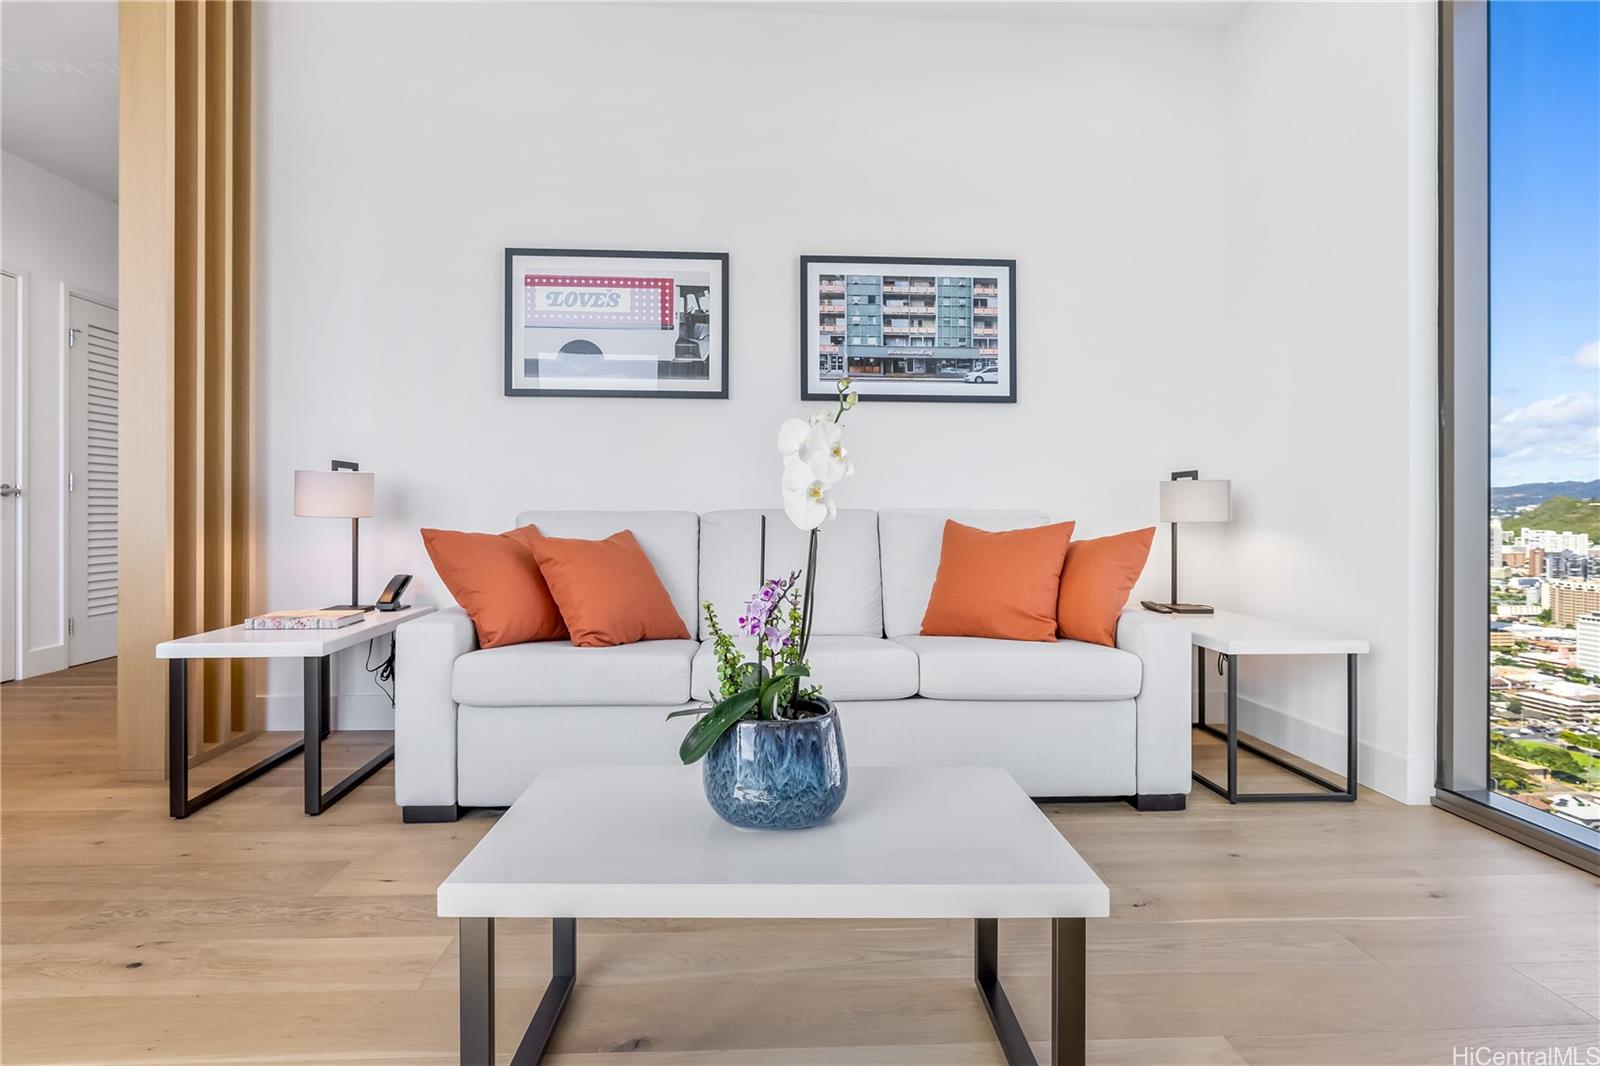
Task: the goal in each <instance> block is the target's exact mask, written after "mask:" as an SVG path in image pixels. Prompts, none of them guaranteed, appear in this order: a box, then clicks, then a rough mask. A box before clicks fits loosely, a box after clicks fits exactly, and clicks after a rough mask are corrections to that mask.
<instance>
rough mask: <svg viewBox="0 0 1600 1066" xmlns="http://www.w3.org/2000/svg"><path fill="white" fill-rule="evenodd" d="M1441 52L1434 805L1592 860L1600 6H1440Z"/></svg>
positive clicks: (1598, 779)
mask: <svg viewBox="0 0 1600 1066" xmlns="http://www.w3.org/2000/svg"><path fill="white" fill-rule="evenodd" d="M1441 31H1442V42H1441V43H1442V48H1441V64H1442V74H1443V76H1442V78H1441V89H1442V93H1443V95H1442V99H1441V138H1442V140H1441V144H1442V147H1443V151H1442V153H1441V163H1442V168H1441V179H1442V182H1441V193H1442V197H1441V206H1442V211H1441V216H1440V217H1441V248H1442V250H1443V253H1444V254H1443V255H1442V257H1441V265H1442V268H1443V270H1442V273H1443V276H1442V278H1441V282H1442V293H1443V301H1442V303H1443V306H1442V308H1441V309H1442V312H1443V316H1442V325H1443V327H1444V330H1443V332H1444V338H1443V339H1444V352H1443V355H1444V359H1443V362H1442V369H1443V371H1444V378H1445V380H1444V382H1443V386H1444V398H1445V415H1446V424H1445V428H1444V434H1443V438H1442V441H1441V445H1442V448H1441V451H1442V462H1441V479H1442V484H1441V489H1442V499H1443V500H1444V503H1445V507H1444V508H1443V510H1442V514H1443V521H1442V523H1441V526H1442V536H1443V538H1444V543H1443V544H1442V545H1441V548H1442V551H1441V557H1442V559H1443V561H1444V569H1443V573H1442V579H1443V581H1442V589H1441V591H1442V594H1443V600H1444V612H1443V614H1442V619H1441V620H1442V638H1443V639H1442V641H1441V649H1442V651H1443V656H1444V663H1443V670H1442V671H1441V695H1442V696H1443V699H1442V702H1441V710H1442V715H1441V719H1442V722H1441V748H1440V755H1441V774H1440V786H1441V795H1443V796H1447V797H1448V802H1447V804H1446V805H1452V804H1454V805H1455V806H1460V804H1461V803H1462V802H1467V803H1473V804H1477V805H1479V807H1480V808H1482V809H1481V810H1480V811H1479V812H1477V813H1478V814H1480V815H1482V818H1483V820H1485V821H1486V824H1489V823H1498V824H1495V826H1494V827H1495V828H1498V829H1500V830H1501V831H1505V832H1509V833H1511V834H1513V835H1518V834H1519V833H1520V834H1521V835H1524V836H1525V837H1526V838H1528V839H1530V840H1532V841H1534V842H1542V843H1543V844H1545V845H1547V846H1551V847H1553V848H1555V849H1556V850H1559V851H1563V852H1565V853H1566V854H1568V855H1569V857H1570V856H1572V855H1579V856H1580V857H1581V855H1582V852H1583V851H1585V850H1587V849H1593V848H1595V847H1597V846H1600V3H1593V2H1558V0H1556V2H1544V0H1489V2H1488V3H1487V4H1485V3H1454V4H1447V5H1446V7H1445V11H1444V19H1443V22H1442V26H1441ZM1452 809H1455V807H1454V806H1453V807H1452ZM1469 816H1473V815H1472V814H1469Z"/></svg>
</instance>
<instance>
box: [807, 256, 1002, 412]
mask: <svg viewBox="0 0 1600 1066" xmlns="http://www.w3.org/2000/svg"><path fill="white" fill-rule="evenodd" d="M830 263H837V264H852V263H868V264H872V265H874V266H894V265H904V266H907V267H912V268H918V267H921V268H927V267H988V268H990V269H994V270H1003V271H1005V274H1006V282H1005V304H1006V309H1005V314H1004V320H1005V326H1006V332H1005V335H1004V339H1005V341H1006V343H1005V345H1004V351H1003V352H1002V353H1001V354H1000V355H999V356H998V357H997V365H998V362H999V361H1000V360H1003V362H1004V364H1005V366H1006V368H1007V372H1006V375H1005V386H1006V387H1005V388H1004V390H1003V391H991V392H989V393H986V394H975V393H971V392H968V393H966V394H962V393H956V392H950V391H948V390H949V389H951V388H958V387H960V386H959V385H956V384H954V383H953V382H945V381H940V382H938V383H937V384H934V383H932V382H931V381H929V382H926V383H928V384H929V386H930V390H931V391H929V392H927V393H911V392H897V393H892V394H886V393H878V392H873V391H872V385H873V383H874V381H873V379H871V378H869V377H867V376H865V375H861V374H857V373H852V372H851V371H850V368H849V357H850V353H849V352H848V351H847V352H846V353H844V354H845V364H846V365H845V368H844V371H843V373H845V374H848V375H849V376H850V380H851V382H852V383H853V384H854V385H855V386H856V391H857V392H858V393H859V395H860V397H861V399H862V401H863V402H873V403H876V402H880V401H881V402H898V403H1016V402H1017V261H1016V260H1015V259H972V258H963V257H952V258H933V257H928V256H899V255H802V256H801V257H800V398H801V399H802V400H806V401H812V400H823V401H827V400H832V399H834V397H835V392H834V391H830V390H826V389H822V388H817V387H814V386H813V380H812V375H811V370H812V368H813V367H814V366H816V364H817V357H818V354H819V353H818V351H817V348H816V341H817V337H818V333H819V331H818V330H817V329H814V328H813V325H812V322H813V319H812V314H811V312H812V308H813V307H815V306H816V303H817V300H816V299H815V297H814V296H813V293H812V292H811V287H812V286H811V281H810V275H811V268H812V266H813V265H825V264H830ZM884 273H885V274H888V273H889V272H888V271H884ZM908 273H909V271H908ZM952 276H954V275H952ZM818 295H820V294H818ZM996 339H997V341H998V340H999V337H998V335H997V338H996ZM819 378H820V374H819ZM913 383H915V381H913ZM939 390H943V391H939Z"/></svg>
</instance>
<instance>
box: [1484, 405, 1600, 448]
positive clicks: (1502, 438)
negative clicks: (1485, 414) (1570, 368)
mask: <svg viewBox="0 0 1600 1066" xmlns="http://www.w3.org/2000/svg"><path fill="white" fill-rule="evenodd" d="M1489 417H1490V419H1491V422H1490V425H1489V454H1490V455H1492V456H1493V457H1494V458H1496V459H1500V460H1504V461H1506V462H1523V461H1527V460H1542V461H1544V462H1556V461H1572V460H1582V459H1596V460H1600V403H1597V402H1596V399H1595V394H1594V393H1592V392H1570V393H1565V394H1563V395H1560V396H1547V397H1545V398H1544V399H1542V400H1534V401H1533V402H1532V403H1527V404H1523V405H1522V406H1521V407H1513V408H1511V409H1509V410H1506V409H1504V408H1503V407H1502V405H1501V404H1499V403H1498V402H1491V404H1490V410H1489Z"/></svg>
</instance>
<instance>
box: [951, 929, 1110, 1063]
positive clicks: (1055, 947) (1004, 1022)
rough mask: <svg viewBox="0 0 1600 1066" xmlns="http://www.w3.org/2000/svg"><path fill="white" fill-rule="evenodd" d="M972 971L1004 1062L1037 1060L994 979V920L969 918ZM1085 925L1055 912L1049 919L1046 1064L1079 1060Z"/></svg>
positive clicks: (996, 964)
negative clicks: (1048, 1016) (1048, 993)
mask: <svg viewBox="0 0 1600 1066" xmlns="http://www.w3.org/2000/svg"><path fill="white" fill-rule="evenodd" d="M972 931H973V939H972V977H973V980H974V981H975V982H976V983H977V985H978V993H979V994H980V995H982V996H983V1006H984V1009H985V1010H987V1011H988V1012H989V1024H991V1025H993V1026H994V1035H995V1037H996V1039H998V1040H999V1041H1000V1050H1001V1052H1003V1053H1004V1054H1005V1057H1006V1062H1007V1063H1009V1064H1010V1066H1038V1061H1039V1060H1038V1059H1036V1058H1034V1056H1033V1049H1032V1048H1031V1047H1029V1046H1028V1037H1027V1034H1025V1033H1024V1032H1023V1031H1022V1023H1021V1022H1019V1021H1017V1014H1016V1011H1015V1010H1013V1009H1012V1006H1011V1001H1010V1000H1009V999H1008V998H1006V990H1005V986H1003V985H1002V984H1001V983H1000V970H999V962H1000V922H999V920H998V919H995V918H975V919H973V923H972ZM1084 949H1085V926H1084V919H1082V918H1055V919H1052V920H1051V923H1050V1066H1083V1063H1084V1055H1085V1047H1086V1035H1085V1034H1086V1028H1085V1017H1086V1014H1087V1004H1086V997H1087V991H1088V982H1087V978H1086V975H1085V968H1084V966H1085V962H1084V959H1085V950H1084Z"/></svg>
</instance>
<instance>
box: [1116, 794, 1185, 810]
mask: <svg viewBox="0 0 1600 1066" xmlns="http://www.w3.org/2000/svg"><path fill="white" fill-rule="evenodd" d="M1188 801H1189V797H1188V796H1187V795H1185V794H1184V793H1182V792H1165V793H1158V794H1156V795H1150V796H1129V797H1128V802H1129V803H1131V804H1133V808H1134V810H1137V811H1181V810H1183V809H1184V807H1186V806H1187V805H1188Z"/></svg>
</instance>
